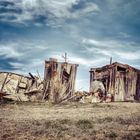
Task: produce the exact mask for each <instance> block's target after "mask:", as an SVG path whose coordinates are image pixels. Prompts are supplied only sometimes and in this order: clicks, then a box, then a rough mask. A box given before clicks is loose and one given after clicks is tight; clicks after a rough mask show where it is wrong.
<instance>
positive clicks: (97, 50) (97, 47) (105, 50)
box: [82, 39, 140, 60]
mask: <svg viewBox="0 0 140 140" xmlns="http://www.w3.org/2000/svg"><path fill="white" fill-rule="evenodd" d="M82 43H83V45H84V47H85V51H84V52H85V53H86V52H87V53H92V54H98V55H99V54H100V55H104V56H108V57H114V58H119V59H125V60H138V59H140V55H139V54H140V51H139V50H137V49H136V48H138V44H136V43H134V42H128V41H119V40H118V41H117V40H105V41H102V40H95V39H84V40H83V41H82ZM89 45H90V46H89Z"/></svg>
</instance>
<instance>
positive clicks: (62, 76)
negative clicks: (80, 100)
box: [43, 58, 78, 102]
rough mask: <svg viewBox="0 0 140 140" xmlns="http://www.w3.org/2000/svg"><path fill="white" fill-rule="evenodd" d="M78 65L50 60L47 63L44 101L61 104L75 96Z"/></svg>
mask: <svg viewBox="0 0 140 140" xmlns="http://www.w3.org/2000/svg"><path fill="white" fill-rule="evenodd" d="M77 67H78V65H77V64H70V63H67V62H66V61H65V62H57V59H53V58H50V60H49V61H45V72H44V81H45V86H44V97H43V98H44V99H48V100H50V101H51V102H61V101H63V100H65V99H67V98H69V97H71V96H73V94H74V90H75V79H76V72H77Z"/></svg>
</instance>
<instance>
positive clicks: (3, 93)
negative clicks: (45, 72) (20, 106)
mask: <svg viewBox="0 0 140 140" xmlns="http://www.w3.org/2000/svg"><path fill="white" fill-rule="evenodd" d="M29 75H30V77H28V76H23V75H20V74H15V73H11V72H0V97H1V98H5V99H9V100H14V101H34V100H37V98H39V95H40V94H41V93H42V91H43V82H42V81H41V80H40V79H39V78H38V77H36V76H33V75H32V74H31V73H29Z"/></svg>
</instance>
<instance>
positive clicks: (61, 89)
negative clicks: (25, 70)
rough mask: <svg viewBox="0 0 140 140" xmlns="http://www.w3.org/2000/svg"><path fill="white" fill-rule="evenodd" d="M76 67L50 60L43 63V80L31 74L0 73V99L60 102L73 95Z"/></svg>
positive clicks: (75, 65)
mask: <svg viewBox="0 0 140 140" xmlns="http://www.w3.org/2000/svg"><path fill="white" fill-rule="evenodd" d="M77 66H78V65H77V64H70V63H67V62H66V61H65V62H57V60H56V59H52V58H51V59H50V60H49V61H45V71H44V80H41V78H39V77H37V76H33V75H32V74H31V73H29V76H24V75H19V74H15V73H10V72H0V99H10V100H14V101H37V100H39V101H42V100H50V101H51V102H55V103H56V102H61V101H63V100H65V99H67V98H70V97H71V96H73V94H74V90H75V79H76V72H77Z"/></svg>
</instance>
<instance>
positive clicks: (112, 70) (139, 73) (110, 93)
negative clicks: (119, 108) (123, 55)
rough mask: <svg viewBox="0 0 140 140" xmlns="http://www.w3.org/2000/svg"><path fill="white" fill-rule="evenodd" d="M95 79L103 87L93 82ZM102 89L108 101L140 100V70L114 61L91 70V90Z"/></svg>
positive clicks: (92, 91)
mask: <svg viewBox="0 0 140 140" xmlns="http://www.w3.org/2000/svg"><path fill="white" fill-rule="evenodd" d="M95 81H98V82H100V83H102V85H103V86H104V89H105V92H104V90H103V86H102V88H101V87H100V86H99V85H97V84H93V83H94V82H95ZM95 89H100V91H101V92H102V96H105V98H106V101H107V102H110V101H113V100H114V101H129V100H140V70H138V69H135V68H133V67H131V66H128V65H124V64H120V63H117V62H115V63H112V64H111V65H106V66H104V67H101V68H91V70H90V92H91V93H94V92H95Z"/></svg>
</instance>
